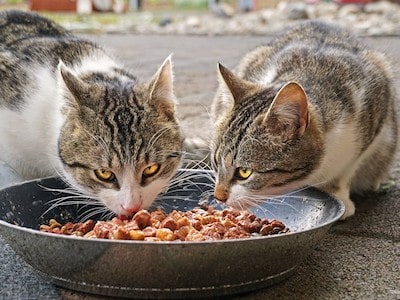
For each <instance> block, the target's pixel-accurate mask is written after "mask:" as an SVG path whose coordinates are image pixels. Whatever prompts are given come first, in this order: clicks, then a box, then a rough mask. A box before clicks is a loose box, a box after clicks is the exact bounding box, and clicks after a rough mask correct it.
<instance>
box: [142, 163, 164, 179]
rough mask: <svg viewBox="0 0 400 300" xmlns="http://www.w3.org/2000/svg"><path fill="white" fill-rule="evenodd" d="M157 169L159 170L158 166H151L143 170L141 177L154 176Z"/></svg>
mask: <svg viewBox="0 0 400 300" xmlns="http://www.w3.org/2000/svg"><path fill="white" fill-rule="evenodd" d="M159 169H160V165H159V164H152V165H150V166H148V167H147V168H145V169H144V170H143V176H144V177H151V176H153V175H155V174H156V173H157V172H158V170H159Z"/></svg>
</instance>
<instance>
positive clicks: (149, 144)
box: [58, 58, 183, 215]
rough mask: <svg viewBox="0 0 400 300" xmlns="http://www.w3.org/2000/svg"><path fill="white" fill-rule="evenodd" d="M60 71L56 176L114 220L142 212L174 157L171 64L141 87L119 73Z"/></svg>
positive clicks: (176, 132) (177, 152)
mask: <svg viewBox="0 0 400 300" xmlns="http://www.w3.org/2000/svg"><path fill="white" fill-rule="evenodd" d="M59 69H60V74H61V76H60V77H61V78H60V80H62V84H61V85H62V86H63V89H64V93H63V97H65V98H66V103H67V105H66V107H65V109H64V111H65V114H66V120H65V123H64V125H63V127H62V130H61V134H60V137H59V141H58V153H59V158H60V160H61V163H62V170H63V174H62V175H63V176H64V177H65V178H66V179H67V180H68V181H69V182H70V183H71V184H72V185H73V186H74V187H76V188H78V189H79V190H81V191H83V192H84V193H85V194H87V195H89V196H91V197H94V198H97V199H99V200H101V201H102V202H103V203H104V204H105V205H106V206H107V207H108V208H109V209H111V210H112V211H113V212H114V213H116V214H118V215H131V214H132V213H134V212H136V211H138V210H139V209H142V208H147V207H149V206H150V205H151V203H152V202H153V201H154V199H155V197H156V196H157V195H158V194H159V193H160V192H161V191H162V190H163V189H164V188H165V187H166V185H167V184H168V182H169V180H170V179H171V177H172V176H173V175H174V173H175V171H176V170H177V168H178V167H179V165H180V158H181V150H182V140H183V138H182V136H181V132H180V129H179V125H178V123H177V121H176V119H175V116H174V96H173V91H172V68H171V61H170V59H169V58H168V59H167V60H166V61H165V62H164V64H163V65H162V66H161V68H160V69H159V70H158V72H157V73H156V74H155V75H154V77H153V79H152V80H151V81H150V82H149V83H147V84H138V83H137V82H136V80H135V79H134V78H130V77H127V75H126V74H122V73H121V72H120V71H119V70H115V72H114V73H112V72H109V73H107V74H105V73H101V74H96V73H88V74H80V75H79V76H77V75H75V74H74V73H73V72H72V71H71V70H69V69H68V68H66V67H65V66H64V65H62V64H60V66H59Z"/></svg>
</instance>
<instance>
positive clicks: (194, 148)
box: [183, 137, 211, 170]
mask: <svg viewBox="0 0 400 300" xmlns="http://www.w3.org/2000/svg"><path fill="white" fill-rule="evenodd" d="M183 151H184V153H185V155H184V159H183V166H184V168H187V169H207V170H209V169H211V159H210V148H209V143H208V142H207V141H206V140H205V139H202V138H199V137H195V138H186V139H185V140H184V142H183Z"/></svg>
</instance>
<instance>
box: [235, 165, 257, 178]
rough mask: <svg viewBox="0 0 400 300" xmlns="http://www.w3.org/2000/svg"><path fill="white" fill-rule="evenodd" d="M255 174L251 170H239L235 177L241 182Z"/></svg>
mask: <svg viewBox="0 0 400 300" xmlns="http://www.w3.org/2000/svg"><path fill="white" fill-rule="evenodd" d="M252 173H253V170H252V169H250V168H237V169H236V171H235V176H236V178H237V179H239V180H244V179H247V178H249V177H250V175H251V174H252Z"/></svg>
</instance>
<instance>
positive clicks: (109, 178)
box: [94, 169, 115, 182]
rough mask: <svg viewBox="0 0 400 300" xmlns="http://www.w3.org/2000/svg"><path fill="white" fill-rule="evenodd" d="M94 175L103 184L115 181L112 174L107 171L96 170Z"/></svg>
mask: <svg viewBox="0 0 400 300" xmlns="http://www.w3.org/2000/svg"><path fill="white" fill-rule="evenodd" d="M94 174H95V175H96V177H97V178H98V179H99V180H101V181H105V182H113V181H115V175H114V173H113V172H111V171H109V170H105V169H97V170H94Z"/></svg>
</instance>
